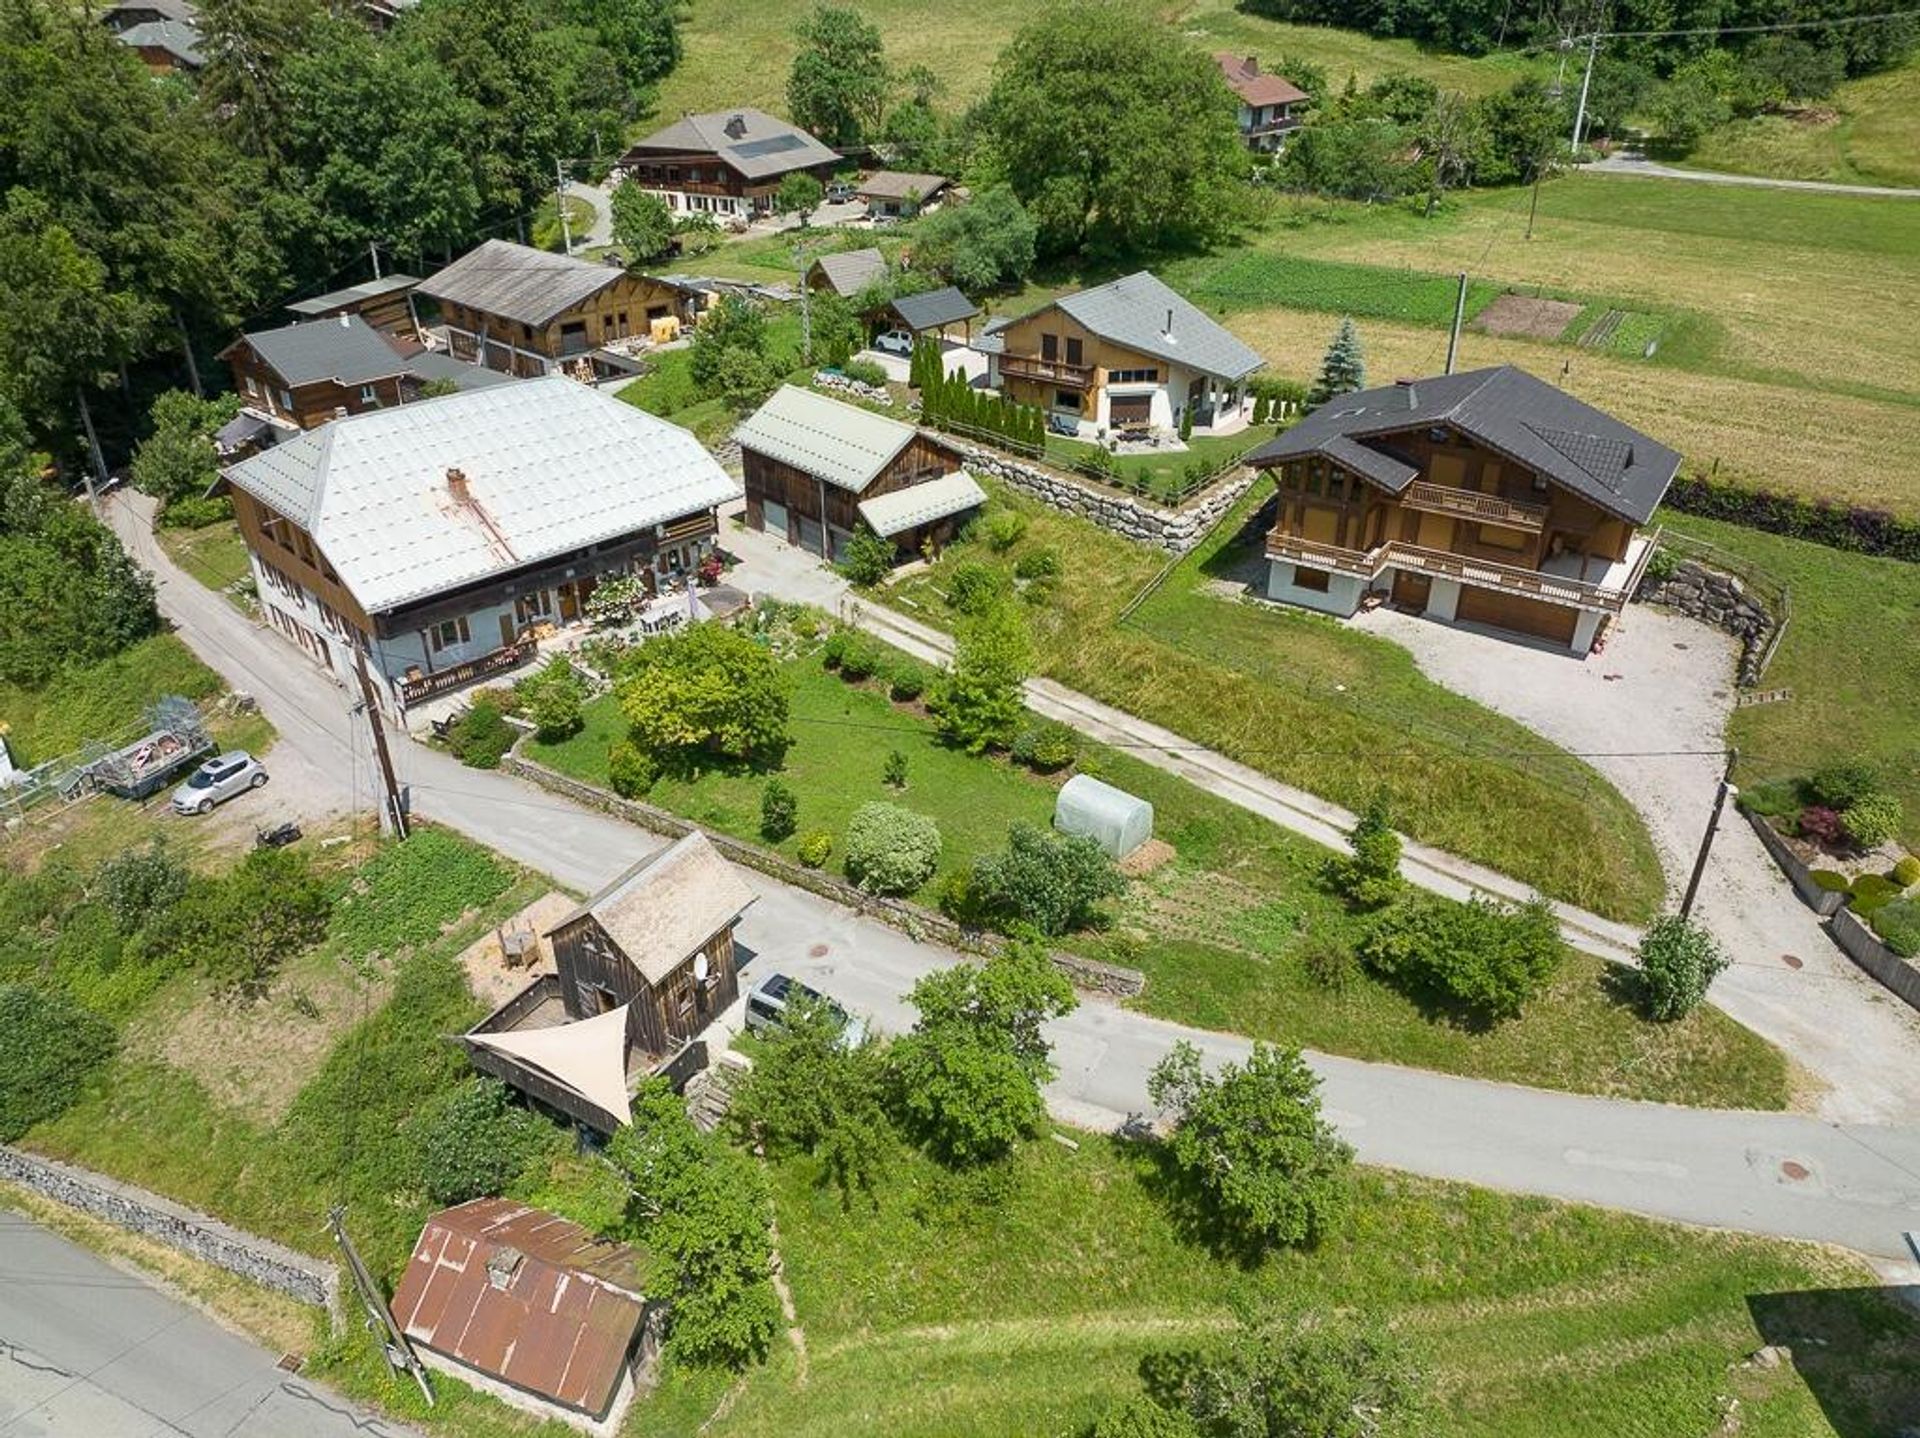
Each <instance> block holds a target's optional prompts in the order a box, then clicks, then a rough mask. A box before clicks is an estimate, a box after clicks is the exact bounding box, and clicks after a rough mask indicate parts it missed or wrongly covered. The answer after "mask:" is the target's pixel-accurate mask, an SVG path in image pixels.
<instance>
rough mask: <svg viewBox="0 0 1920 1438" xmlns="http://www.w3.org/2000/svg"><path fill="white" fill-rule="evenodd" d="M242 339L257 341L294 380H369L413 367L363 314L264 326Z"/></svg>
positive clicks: (276, 368)
mask: <svg viewBox="0 0 1920 1438" xmlns="http://www.w3.org/2000/svg"><path fill="white" fill-rule="evenodd" d="M240 343H241V344H245V345H249V346H251V347H252V349H253V352H254V353H255V354H257V355H258V356H260V359H261V360H262V362H264V363H265V364H267V365H268V366H270V367H271V368H272V370H273V372H274V373H275V374H277V375H279V376H280V378H281V379H282V380H284V381H286V383H287V384H288V385H289V386H296V385H303V384H314V383H317V382H318V381H320V380H329V379H330V380H337V381H339V382H340V383H341V384H367V383H369V382H370V381H373V380H376V379H385V378H387V377H388V376H389V375H397V374H404V373H405V372H406V369H407V361H406V360H405V359H403V358H402V357H401V355H400V352H399V351H398V350H396V349H395V348H394V347H393V346H392V345H390V344H388V343H387V341H386V339H385V338H384V337H383V336H382V335H381V333H380V331H378V330H376V329H375V328H374V327H373V326H372V325H370V324H368V323H367V322H366V321H365V320H363V319H361V318H360V316H358V315H341V316H340V317H338V318H337V319H324V320H310V321H307V322H306V323H303V324H294V325H282V326H281V327H280V328H279V329H277V330H259V331H257V332H255V333H253V334H250V335H246V336H245V337H243V338H242V339H241V341H240Z"/></svg>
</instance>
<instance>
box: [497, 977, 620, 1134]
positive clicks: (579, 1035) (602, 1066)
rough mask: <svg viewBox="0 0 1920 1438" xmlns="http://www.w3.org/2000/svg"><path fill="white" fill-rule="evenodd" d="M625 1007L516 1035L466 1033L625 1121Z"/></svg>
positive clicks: (528, 1030) (522, 1031)
mask: <svg viewBox="0 0 1920 1438" xmlns="http://www.w3.org/2000/svg"><path fill="white" fill-rule="evenodd" d="M627 1007H628V1006H627V1005H626V1004H622V1005H621V1006H620V1007H619V1008H617V1009H610V1010H609V1011H608V1012H606V1013H604V1014H596V1015H595V1016H594V1017H592V1018H590V1019H580V1020H578V1021H576V1022H574V1023H570V1024H561V1025H559V1026H558V1027H556V1028H550V1029H523V1030H521V1031H520V1032H518V1033H513V1032H508V1033H500V1034H468V1035H467V1038H468V1039H469V1040H470V1041H471V1042H473V1043H476V1044H482V1045H484V1046H485V1047H487V1048H490V1049H493V1050H494V1051H495V1052H496V1053H503V1054H508V1055H510V1056H511V1057H513V1058H517V1059H519V1060H520V1061H521V1062H522V1063H528V1064H532V1065H533V1066H534V1067H535V1068H537V1069H539V1070H540V1071H541V1072H542V1073H544V1074H546V1075H547V1076H548V1077H549V1078H551V1079H553V1080H554V1081H555V1082H557V1083H561V1084H565V1085H566V1086H567V1087H568V1088H570V1089H572V1090H573V1091H574V1092H575V1093H577V1094H579V1095H580V1096H581V1097H582V1098H584V1099H586V1100H587V1101H588V1102H589V1103H594V1104H598V1105H599V1106H600V1107H601V1108H603V1109H605V1110H606V1111H607V1112H608V1113H610V1114H612V1115H613V1116H614V1117H615V1118H617V1119H619V1120H620V1122H621V1123H632V1122H633V1106H632V1104H631V1102H630V1100H629V1099H628V1096H627Z"/></svg>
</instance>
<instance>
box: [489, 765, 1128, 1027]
mask: <svg viewBox="0 0 1920 1438" xmlns="http://www.w3.org/2000/svg"><path fill="white" fill-rule="evenodd" d="M500 768H501V769H502V770H504V771H505V772H506V773H509V774H512V775H514V776H516V777H517V778H521V779H525V780H527V781H528V782H529V783H532V784H537V785H539V786H540V787H541V788H542V789H545V790H547V791H548V792H549V793H553V794H560V795H564V796H565V797H566V798H569V799H572V800H573V801H574V802H575V803H577V804H584V805H585V806H586V807H588V808H589V809H598V810H599V811H600V812H601V813H603V814H611V815H613V816H614V817H615V818H617V819H625V820H626V821H627V822H628V823H631V824H638V825H639V826H640V827H641V828H643V829H651V830H653V832H654V833H656V834H665V835H666V836H667V837H669V838H674V839H677V838H679V837H680V836H681V835H683V834H687V833H691V832H692V831H693V830H694V829H695V828H697V827H698V825H695V824H691V823H689V822H688V821H687V820H685V819H683V818H681V817H680V816H679V815H678V814H674V813H670V812H669V811H667V810H665V809H661V808H658V807H656V806H655V805H652V804H648V803H645V802H643V801H641V800H638V799H623V798H621V797H620V796H619V795H618V794H615V793H612V792H610V791H609V790H606V789H602V788H600V787H599V786H598V785H594V784H588V783H586V782H585V781H583V780H580V779H575V778H573V777H572V776H571V775H568V774H562V773H561V772H560V771H559V770H557V769H549V768H548V767H547V766H546V765H545V764H541V763H538V762H536V761H535V760H532V759H528V758H525V757H524V756H522V755H520V754H518V753H510V754H506V755H504V756H502V758H501V760H500ZM702 832H704V833H705V834H706V836H707V838H708V840H709V841H710V842H711V843H712V844H713V846H714V848H716V849H718V850H719V851H720V852H721V853H722V854H725V855H726V856H727V857H728V858H729V859H731V860H732V861H733V862H734V863H736V864H740V865H742V866H744V867H746V868H749V869H754V870H757V871H758V872H760V873H762V874H765V875H767V876H768V877H769V878H773V879H778V880H780V882H781V883H783V884H792V885H793V886H794V887H795V888H798V889H805V890H807V891H808V892H809V893H813V894H818V895H820V897H821V898H823V899H830V900H832V901H833V902H834V903H836V904H840V905H843V906H844V907H846V908H849V909H852V910H853V911H854V912H856V913H859V914H864V915H865V916H867V917H868V918H873V919H879V920H881V921H882V922H883V923H888V924H892V925H893V926H894V927H895V928H896V929H900V930H902V931H904V932H905V933H907V934H910V935H912V936H913V937H914V938H915V939H935V940H937V941H939V942H940V943H943V944H946V945H947V946H948V947H950V948H955V949H959V950H961V951H962V952H966V953H992V952H995V951H996V950H997V949H998V948H999V940H998V939H996V938H995V937H994V936H993V935H991V934H984V933H981V932H980V931H978V930H975V929H968V928H965V927H963V926H962V925H960V924H956V923H954V921H953V920H952V919H949V918H948V917H947V916H946V915H945V914H942V913H937V912H936V911H934V910H932V909H927V908H922V907H921V906H920V905H919V904H910V903H908V902H907V901H906V900H905V899H892V898H887V897H885V896H883V895H879V894H869V893H868V892H866V890H864V889H862V888H859V887H858V886H857V885H854V884H849V883H847V882H846V881H845V880H844V879H836V878H835V877H834V876H833V875H831V874H829V873H826V872H824V871H823V870H820V869H809V868H808V867H807V866H806V865H804V864H796V863H794V862H792V861H791V860H789V859H787V858H785V857H783V856H782V855H780V854H776V853H774V852H773V851H772V850H770V849H763V848H761V847H760V846H759V845H758V844H748V843H745V842H743V841H742V840H739V839H736V838H734V837H732V836H731V835H729V834H721V833H716V832H715V831H714V830H712V829H706V830H703V831H702ZM1053 962H1054V964H1055V965H1056V966H1057V967H1058V968H1059V969H1060V971H1061V972H1062V973H1064V974H1066V976H1067V977H1068V978H1069V979H1071V980H1072V981H1073V984H1074V987H1075V988H1080V989H1085V990H1087V991H1088V992H1091V993H1099V994H1109V995H1112V996H1114V997H1116V998H1132V997H1134V996H1135V995H1137V994H1139V993H1142V992H1143V991H1144V990H1145V989H1146V987H1147V976H1146V975H1145V974H1143V973H1141V972H1140V971H1139V970H1138V969H1127V968H1121V967H1120V966H1118V965H1116V964H1103V963H1101V962H1099V961H1098V960H1095V959H1086V958H1081V957H1080V956H1079V955H1077V954H1062V953H1057V952H1056V953H1055V954H1054V955H1053Z"/></svg>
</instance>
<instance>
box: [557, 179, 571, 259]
mask: <svg viewBox="0 0 1920 1438" xmlns="http://www.w3.org/2000/svg"><path fill="white" fill-rule="evenodd" d="M553 207H554V208H555V209H556V210H558V211H559V212H560V248H561V249H562V251H563V252H564V253H566V254H569V255H570V254H572V253H573V226H571V225H569V224H568V223H567V172H566V170H565V169H563V168H562V167H561V164H560V157H559V156H558V155H556V156H554V159H553Z"/></svg>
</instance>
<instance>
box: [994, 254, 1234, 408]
mask: <svg viewBox="0 0 1920 1438" xmlns="http://www.w3.org/2000/svg"><path fill="white" fill-rule="evenodd" d="M983 340H984V342H983V343H981V344H979V345H978V346H977V347H978V348H980V349H981V350H983V351H984V352H986V354H987V356H988V370H987V382H988V383H989V384H991V385H995V386H997V387H999V388H1000V389H1001V390H1002V391H1003V392H1004V393H1005V394H1007V395H1008V397H1010V398H1012V399H1016V400H1019V401H1020V402H1021V403H1023V404H1032V405H1038V406H1040V407H1041V408H1043V409H1045V410H1047V411H1048V412H1049V413H1050V414H1052V415H1053V416H1054V417H1055V418H1056V420H1058V419H1063V418H1064V419H1068V420H1071V421H1073V422H1074V423H1075V424H1077V425H1078V426H1079V429H1080V432H1081V434H1082V435H1083V436H1085V437H1087V438H1098V437H1102V436H1105V435H1107V434H1109V433H1111V432H1113V431H1128V432H1132V431H1159V432H1162V433H1165V432H1166V431H1170V430H1178V429H1181V428H1182V427H1183V426H1185V425H1187V424H1189V423H1190V424H1191V426H1192V428H1193V429H1194V430H1196V431H1198V432H1201V433H1206V434H1229V433H1232V432H1234V431H1236V430H1239V429H1243V428H1245V426H1246V423H1247V419H1248V409H1249V405H1248V399H1247V390H1246V381H1247V379H1248V378H1249V377H1250V376H1251V375H1252V374H1253V372H1254V371H1255V370H1257V369H1259V368H1260V367H1261V366H1262V365H1263V364H1264V363H1265V361H1264V360H1262V359H1261V358H1260V356H1259V355H1258V354H1256V353H1255V352H1254V351H1253V350H1251V349H1249V348H1248V347H1247V346H1246V345H1245V344H1243V343H1241V341H1240V340H1238V339H1236V338H1235V337H1234V336H1233V335H1231V334H1229V333H1228V332H1227V331H1226V330H1225V329H1223V328H1222V327H1221V326H1220V325H1219V324H1217V323H1216V322H1215V321H1213V320H1211V319H1209V318H1208V317H1207V316H1206V315H1205V314H1203V313H1201V311H1200V310H1198V309H1197V308H1195V307H1194V306H1193V305H1192V304H1189V303H1188V302H1187V301H1186V300H1185V299H1183V298H1182V297H1181V296H1180V295H1179V294H1178V293H1176V292H1175V291H1174V290H1173V289H1171V288H1169V287H1168V286H1167V285H1166V284H1165V283H1163V282H1162V281H1161V280H1159V279H1157V278H1156V277H1154V276H1153V275H1151V274H1148V273H1147V272H1146V271H1145V270H1141V271H1140V272H1138V273H1137V274H1131V275H1126V276H1123V277H1122V278H1120V279H1117V280H1114V281H1112V282H1111V283H1108V284H1104V285H1098V286H1096V287H1095V288H1093V289H1090V290H1080V291H1078V292H1077V293H1074V294H1070V295H1063V296H1061V297H1060V298H1059V299H1057V300H1054V301H1053V302H1052V303H1050V304H1047V305H1043V306H1041V307H1040V308H1039V309H1037V310H1033V311H1031V312H1029V313H1028V314H1025V315H1022V316H1020V317H1019V318H1017V319H1012V320H1007V321H1004V322H996V323H994V324H992V325H990V326H989V327H988V332H987V334H986V336H984V337H983Z"/></svg>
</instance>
